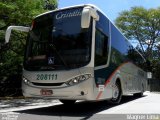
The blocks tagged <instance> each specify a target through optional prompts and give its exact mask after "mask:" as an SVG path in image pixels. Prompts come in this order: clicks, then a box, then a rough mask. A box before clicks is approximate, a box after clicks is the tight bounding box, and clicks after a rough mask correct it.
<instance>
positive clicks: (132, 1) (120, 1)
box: [58, 0, 160, 22]
mask: <svg viewBox="0 0 160 120" xmlns="http://www.w3.org/2000/svg"><path fill="white" fill-rule="evenodd" d="M58 1H59V5H58V7H59V8H63V7H67V6H73V5H79V4H94V5H96V6H97V7H98V8H100V9H101V10H102V11H103V12H104V13H105V14H106V15H107V17H108V18H109V19H110V20H111V21H112V22H114V20H115V19H116V18H117V17H118V15H119V13H120V12H121V11H123V10H130V9H131V8H132V7H135V6H142V7H144V8H146V9H150V8H157V7H160V0H58Z"/></svg>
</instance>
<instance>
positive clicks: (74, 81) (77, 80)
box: [66, 74, 91, 85]
mask: <svg viewBox="0 0 160 120" xmlns="http://www.w3.org/2000/svg"><path fill="white" fill-rule="evenodd" d="M89 78H91V74H85V75H79V76H76V77H74V78H72V79H71V80H69V81H67V82H66V84H67V85H75V84H78V83H80V82H82V81H85V80H87V79H89Z"/></svg>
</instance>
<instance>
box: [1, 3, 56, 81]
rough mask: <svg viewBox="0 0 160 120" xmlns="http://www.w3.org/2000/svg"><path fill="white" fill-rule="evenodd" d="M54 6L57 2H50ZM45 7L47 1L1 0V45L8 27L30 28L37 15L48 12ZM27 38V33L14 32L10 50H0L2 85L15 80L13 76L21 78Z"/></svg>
mask: <svg viewBox="0 0 160 120" xmlns="http://www.w3.org/2000/svg"><path fill="white" fill-rule="evenodd" d="M52 4H54V8H52V9H55V6H57V0H50V5H52ZM44 6H45V0H1V1H0V45H2V43H4V41H5V39H4V37H5V31H6V29H7V27H8V26H10V25H20V26H30V24H31V22H32V19H33V18H34V17H35V16H36V15H38V14H40V13H43V12H45V11H47V10H45V9H44ZM26 36H27V34H26V33H21V32H17V31H14V32H13V33H12V35H11V40H10V43H9V49H8V50H5V51H4V50H3V51H2V50H1V49H0V83H1V82H3V81H6V80H7V79H9V78H11V79H13V77H11V76H17V75H18V76H21V72H22V67H21V66H22V63H23V54H24V49H25V43H26ZM0 48H1V47H0ZM19 78H21V77H19ZM15 80H16V78H15ZM12 81H13V80H12Z"/></svg>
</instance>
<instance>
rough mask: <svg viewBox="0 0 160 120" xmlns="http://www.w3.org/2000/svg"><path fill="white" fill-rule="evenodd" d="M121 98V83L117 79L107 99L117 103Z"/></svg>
mask: <svg viewBox="0 0 160 120" xmlns="http://www.w3.org/2000/svg"><path fill="white" fill-rule="evenodd" d="M121 99H122V90H121V84H120V82H119V81H117V82H116V84H115V85H114V88H113V97H112V99H111V100H109V102H110V103H112V104H119V103H120V101H121Z"/></svg>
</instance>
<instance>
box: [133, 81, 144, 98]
mask: <svg viewBox="0 0 160 120" xmlns="http://www.w3.org/2000/svg"><path fill="white" fill-rule="evenodd" d="M143 93H144V85H143V84H142V90H141V92H140V93H135V94H134V97H143Z"/></svg>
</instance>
